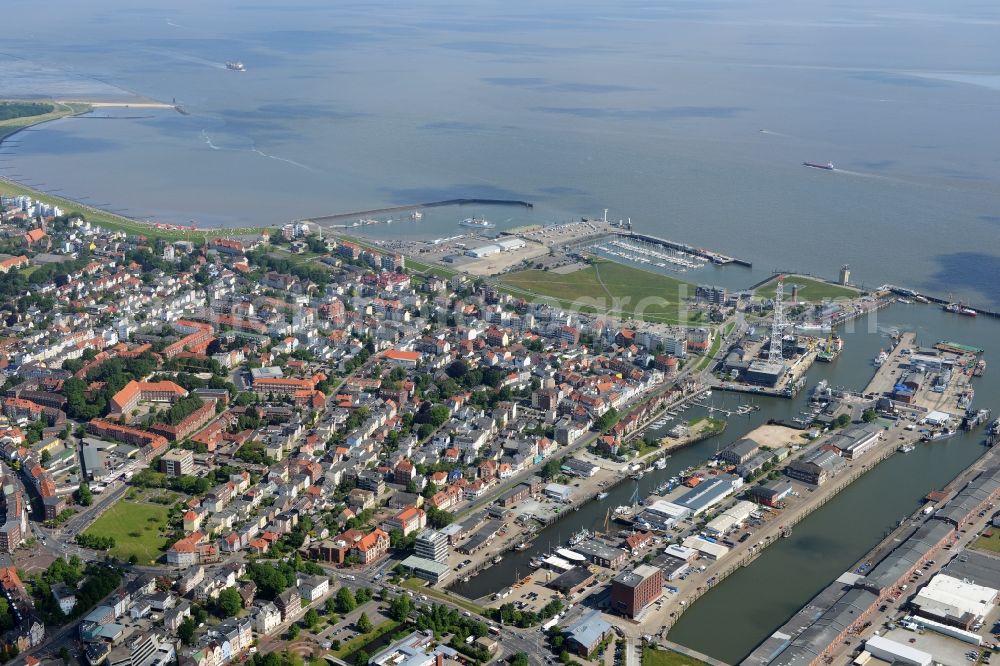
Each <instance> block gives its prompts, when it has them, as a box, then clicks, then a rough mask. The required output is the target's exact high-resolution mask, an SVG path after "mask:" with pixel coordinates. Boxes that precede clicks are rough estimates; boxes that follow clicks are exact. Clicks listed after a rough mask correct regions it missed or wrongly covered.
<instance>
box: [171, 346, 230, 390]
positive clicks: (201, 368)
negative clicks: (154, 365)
mask: <svg viewBox="0 0 1000 666" xmlns="http://www.w3.org/2000/svg"><path fill="white" fill-rule="evenodd" d="M171 333H173V331H171ZM163 369H164V370H169V371H187V372H178V373H177V375H178V377H179V378H180V375H182V374H187V375H188V379H184V378H181V379H180V380H178V379H174V381H176V382H177V383H178V384H180V385H181V386H184V388H186V389H188V390H191V389H192V388H205V386H208V387H209V388H227V387H226V386H222V385H219V384H216V385H213V384H212V382H213V381H216V382H218V381H219V380H222V381H223V382H224V383H225V377H226V369H225V368H224V367H222V364H220V363H219V362H218V361H216V360H215V359H214V358H211V357H209V358H191V357H174V358H172V359H170V360H168V361H167V362H165V363H164V364H163ZM191 371H194V372H211V373H212V375H213V376H212V378H211V379H209V381H208V384H206V383H205V380H203V379H201V378H200V377H196V376H194V375H191V374H189V373H190V372H191ZM183 381H189V382H192V383H191V386H185V385H184V384H183V383H182V382H183ZM196 382H198V383H200V385H198V383H196Z"/></svg>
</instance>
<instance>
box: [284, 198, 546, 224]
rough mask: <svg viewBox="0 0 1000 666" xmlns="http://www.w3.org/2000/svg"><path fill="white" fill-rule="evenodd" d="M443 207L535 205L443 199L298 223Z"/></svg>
mask: <svg viewBox="0 0 1000 666" xmlns="http://www.w3.org/2000/svg"><path fill="white" fill-rule="evenodd" d="M444 206H517V207H520V208H528V209H531V208H534V207H535V204H533V203H531V202H530V201H520V200H515V199H444V200H442V201H428V202H425V203H415V204H407V205H405V206H388V207H384V208H372V209H370V210H358V211H354V212H350V213H332V214H329V215H318V216H315V217H304V218H302V219H301V220H298V221H299V222H315V223H316V224H324V223H331V222H340V221H343V220H350V219H355V218H359V217H368V216H371V215H384V214H386V213H406V212H409V211H415V210H420V209H421V208H442V207H444Z"/></svg>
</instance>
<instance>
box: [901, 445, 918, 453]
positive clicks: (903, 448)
mask: <svg viewBox="0 0 1000 666" xmlns="http://www.w3.org/2000/svg"><path fill="white" fill-rule="evenodd" d="M915 448H917V447H915V446H913V444H902V445H900V447H899V448H898V449H896V450H897V451H899V452H900V453H909V452H910V451H912V450H913V449H915Z"/></svg>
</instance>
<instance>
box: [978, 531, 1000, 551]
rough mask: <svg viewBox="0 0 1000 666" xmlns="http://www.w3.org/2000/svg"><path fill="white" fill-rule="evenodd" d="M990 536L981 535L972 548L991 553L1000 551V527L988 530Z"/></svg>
mask: <svg viewBox="0 0 1000 666" xmlns="http://www.w3.org/2000/svg"><path fill="white" fill-rule="evenodd" d="M987 532H988V533H989V536H985V534H984V536H981V537H979V538H978V539H976V540H975V541H974V542H973V544H972V548H973V549H975V550H985V551H987V552H990V553H1000V529H997V528H993V529H990V530H987Z"/></svg>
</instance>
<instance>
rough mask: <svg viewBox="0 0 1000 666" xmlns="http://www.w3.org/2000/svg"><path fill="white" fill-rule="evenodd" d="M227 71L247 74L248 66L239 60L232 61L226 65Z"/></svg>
mask: <svg viewBox="0 0 1000 666" xmlns="http://www.w3.org/2000/svg"><path fill="white" fill-rule="evenodd" d="M226 69H228V70H230V71H232V72H245V71H247V66H246V65H244V64H243V63H242V62H240V61H239V60H230V61H228V62H227V63H226Z"/></svg>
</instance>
